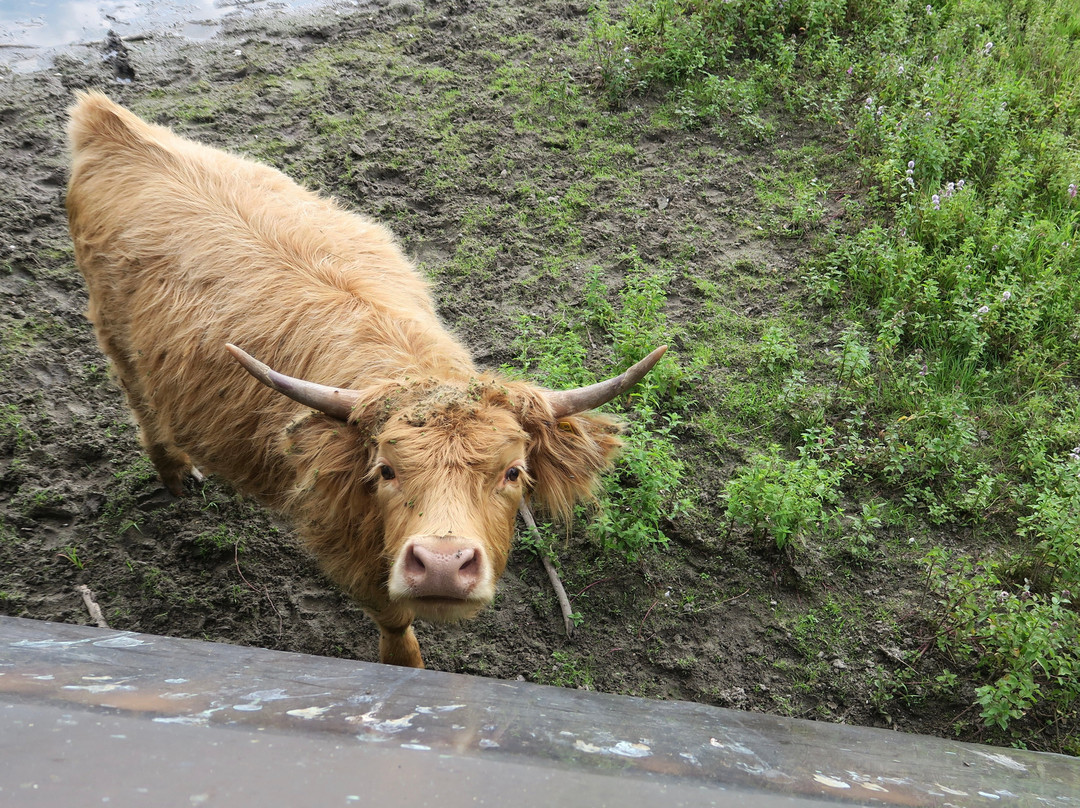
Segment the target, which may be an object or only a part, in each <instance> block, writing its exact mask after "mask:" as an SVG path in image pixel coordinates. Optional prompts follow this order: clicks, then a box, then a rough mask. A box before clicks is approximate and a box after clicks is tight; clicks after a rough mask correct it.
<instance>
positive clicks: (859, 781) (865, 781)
mask: <svg viewBox="0 0 1080 808" xmlns="http://www.w3.org/2000/svg"><path fill="white" fill-rule="evenodd" d="M847 775H848V778H849V779H850V780H851V782H853V783H855V784H856V785H858V786H859V787H860V788H865V789H866V790H867V791H876V792H882V793H885V794H888V793H889V789H887V788H883V787H882V786H879V785H878V784H877V783H874V782H871V780H870V777H869V776H868V775H865V774H862V773H860V772H853V771H849V772H848V773H847Z"/></svg>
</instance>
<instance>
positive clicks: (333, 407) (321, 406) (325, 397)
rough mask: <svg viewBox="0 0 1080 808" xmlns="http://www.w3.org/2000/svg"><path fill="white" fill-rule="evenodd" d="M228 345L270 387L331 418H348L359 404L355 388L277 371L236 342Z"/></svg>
mask: <svg viewBox="0 0 1080 808" xmlns="http://www.w3.org/2000/svg"><path fill="white" fill-rule="evenodd" d="M225 349H226V350H227V351H228V352H229V353H231V354H232V355H233V358H234V359H235V360H236V361H237V362H239V363H240V364H241V365H242V366H243V368H244V370H246V371H247V372H248V373H250V374H251V375H252V376H254V377H255V378H256V379H258V380H259V381H260V382H262V383H263V384H265V385H266V386H267V387H269V388H270V389H271V390H276V391H277V392H279V393H281V394H282V395H284V396H288V397H289V398H291V399H292V400H293V401H297V402H299V403H300V404H304V405H306V406H308V407H311V408H312V409H313V410H318V411H319V412H321V413H325V414H326V415H329V416H330V417H331V418H337V419H338V420H340V421H347V420H349V416H350V415H351V414H352V408H353V405H354V404H356V401H357V399H358V398H359V394H358V393H357V392H356V391H355V390H345V389H343V388H341V387H330V386H329V385H325V384H316V383H315V382H308V381H304V380H303V379H294V378H293V377H292V376H286V375H285V374H284V373H278V372H277V371H276V370H274V369H273V368H271V367H270V366H268V365H264V364H263V363H262V362H260V361H259V360H258V359H256V358H255V357H253V356H251V355H250V354H248V353H245V352H244V351H242V350H240V349H239V348H237V347H236V346H235V345H231V344H227V345H226V346H225Z"/></svg>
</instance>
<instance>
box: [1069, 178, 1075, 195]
mask: <svg viewBox="0 0 1080 808" xmlns="http://www.w3.org/2000/svg"><path fill="white" fill-rule="evenodd" d="M1069 199H1076V183H1075V182H1071V183H1069Z"/></svg>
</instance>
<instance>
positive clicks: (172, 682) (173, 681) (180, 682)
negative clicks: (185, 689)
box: [165, 679, 188, 685]
mask: <svg viewBox="0 0 1080 808" xmlns="http://www.w3.org/2000/svg"><path fill="white" fill-rule="evenodd" d="M187 682H188V680H187V679H166V680H165V684H167V685H186V684H187Z"/></svg>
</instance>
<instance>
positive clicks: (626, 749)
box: [574, 740, 652, 758]
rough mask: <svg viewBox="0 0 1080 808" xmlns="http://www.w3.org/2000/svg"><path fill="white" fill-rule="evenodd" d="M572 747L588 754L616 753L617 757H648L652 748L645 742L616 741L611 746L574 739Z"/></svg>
mask: <svg viewBox="0 0 1080 808" xmlns="http://www.w3.org/2000/svg"><path fill="white" fill-rule="evenodd" d="M574 748H575V749H577V750H578V751H579V752H586V753H588V754H590V755H618V756H619V757H630V758H642V757H649V755H651V754H652V749H650V748H649V746H648V745H647V744H643V743H631V742H630V741H618V742H616V743H615V744H613V745H612V746H597V745H596V744H591V743H588V742H587V741H582V740H577V741H574Z"/></svg>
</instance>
